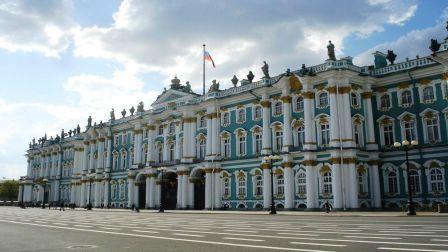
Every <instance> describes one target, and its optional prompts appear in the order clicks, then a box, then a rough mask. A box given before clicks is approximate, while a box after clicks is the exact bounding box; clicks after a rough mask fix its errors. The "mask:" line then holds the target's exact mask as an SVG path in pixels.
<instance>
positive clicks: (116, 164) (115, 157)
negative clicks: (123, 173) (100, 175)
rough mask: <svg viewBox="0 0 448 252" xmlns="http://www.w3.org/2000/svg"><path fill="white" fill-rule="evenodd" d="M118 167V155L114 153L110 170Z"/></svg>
mask: <svg viewBox="0 0 448 252" xmlns="http://www.w3.org/2000/svg"><path fill="white" fill-rule="evenodd" d="M117 169H118V155H117V154H114V157H113V162H112V170H114V171H115V170H117Z"/></svg>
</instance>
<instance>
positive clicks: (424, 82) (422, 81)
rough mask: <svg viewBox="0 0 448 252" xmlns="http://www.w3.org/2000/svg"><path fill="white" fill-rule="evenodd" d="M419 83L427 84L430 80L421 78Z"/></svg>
mask: <svg viewBox="0 0 448 252" xmlns="http://www.w3.org/2000/svg"><path fill="white" fill-rule="evenodd" d="M419 83H420V84H421V85H428V84H429V83H431V80H430V79H422V80H420V81H419Z"/></svg>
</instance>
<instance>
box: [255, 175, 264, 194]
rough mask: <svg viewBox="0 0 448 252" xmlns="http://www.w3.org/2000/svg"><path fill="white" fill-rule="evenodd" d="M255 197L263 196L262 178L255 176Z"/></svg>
mask: <svg viewBox="0 0 448 252" xmlns="http://www.w3.org/2000/svg"><path fill="white" fill-rule="evenodd" d="M254 191H255V196H262V195H263V177H262V176H260V175H257V176H256V177H255V190H254Z"/></svg>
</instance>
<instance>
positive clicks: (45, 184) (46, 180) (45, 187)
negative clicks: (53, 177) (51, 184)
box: [42, 178, 48, 209]
mask: <svg viewBox="0 0 448 252" xmlns="http://www.w3.org/2000/svg"><path fill="white" fill-rule="evenodd" d="M47 182H48V179H46V178H44V179H42V183H44V198H43V199H42V209H45V191H46V190H47Z"/></svg>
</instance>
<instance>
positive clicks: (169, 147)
mask: <svg viewBox="0 0 448 252" xmlns="http://www.w3.org/2000/svg"><path fill="white" fill-rule="evenodd" d="M168 150H169V153H168V156H169V157H168V161H173V160H174V143H171V144H170V145H169V146H168Z"/></svg>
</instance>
